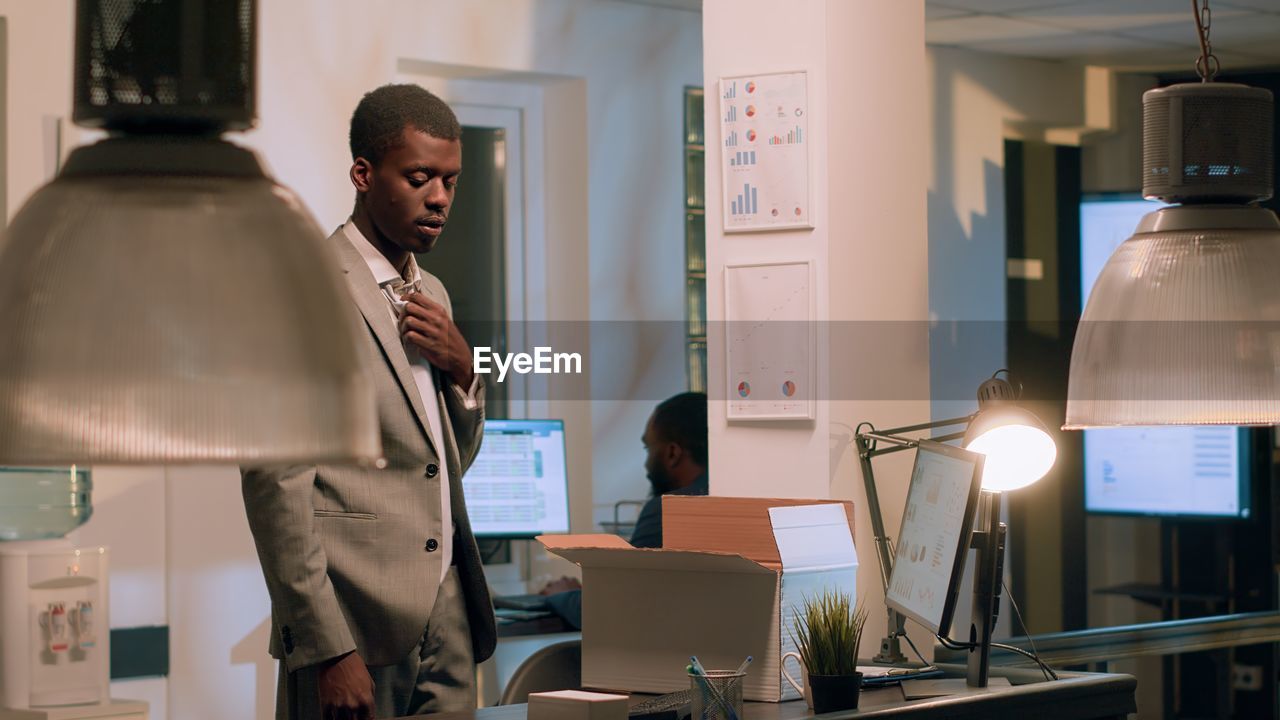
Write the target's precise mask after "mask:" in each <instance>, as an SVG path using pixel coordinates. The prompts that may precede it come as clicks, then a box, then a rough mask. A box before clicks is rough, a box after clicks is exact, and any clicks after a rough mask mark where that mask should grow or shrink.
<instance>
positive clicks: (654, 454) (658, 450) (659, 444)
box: [640, 415, 675, 495]
mask: <svg viewBox="0 0 1280 720" xmlns="http://www.w3.org/2000/svg"><path fill="white" fill-rule="evenodd" d="M640 442H642V443H644V450H645V459H644V474H645V477H647V478H648V479H649V484H650V485H652V486H653V494H654V495H662V494H663V493H666V492H668V491H670V490H672V489H674V488H675V479H674V478H672V477H671V471H670V468H669V467H668V463H669V462H670V460H669V455H670V452H671V448H670V445H671V441H670V440H667V439H666V438H664V437H662V433H660V432H658V431H657V430H656V429H654V427H653V416H652V415H651V416H649V422H647V423H645V426H644V435H642V436H641V437H640Z"/></svg>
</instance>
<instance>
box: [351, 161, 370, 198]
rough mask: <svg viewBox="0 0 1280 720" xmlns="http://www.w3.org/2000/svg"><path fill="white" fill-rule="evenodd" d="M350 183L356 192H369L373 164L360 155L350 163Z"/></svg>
mask: <svg viewBox="0 0 1280 720" xmlns="http://www.w3.org/2000/svg"><path fill="white" fill-rule="evenodd" d="M351 184H352V185H353V186H355V189H356V192H369V188H371V187H373V164H372V163H370V162H369V161H368V160H366V159H365V158H362V157H358V158H356V159H355V162H353V163H351Z"/></svg>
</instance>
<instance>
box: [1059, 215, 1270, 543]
mask: <svg viewBox="0 0 1280 720" xmlns="http://www.w3.org/2000/svg"><path fill="white" fill-rule="evenodd" d="M1162 207H1166V206H1165V205H1164V204H1162V203H1158V202H1152V201H1147V200H1143V199H1141V198H1140V197H1139V196H1138V195H1136V194H1125V195H1100V196H1090V197H1086V198H1085V199H1084V201H1083V202H1082V203H1081V204H1080V285H1081V287H1080V290H1081V298H1083V299H1087V298H1088V297H1089V291H1090V290H1091V289H1092V288H1093V284H1094V282H1095V281H1096V280H1097V278H1098V274H1099V273H1101V272H1102V266H1103V265H1105V264H1106V262H1107V259H1108V258H1109V257H1111V253H1112V252H1113V251H1114V250H1115V249H1116V248H1117V247H1119V246H1120V244H1121V243H1123V242H1124V241H1125V240H1126V239H1128V238H1129V237H1130V236H1131V235H1133V231H1134V228H1136V227H1137V226H1138V221H1139V220H1141V219H1142V216H1143V215H1146V214H1147V213H1150V212H1154V211H1156V210H1159V209H1160V208H1162ZM1245 432H1246V431H1243V430H1241V429H1239V428H1236V427H1232V426H1225V427H1224V426H1188V427H1121V428H1107V429H1100V430H1085V431H1084V488H1085V490H1084V497H1085V509H1086V510H1088V511H1089V512H1095V513H1115V514H1126V515H1171V516H1177V515H1186V516H1199V517H1236V518H1245V517H1248V516H1249V502H1248V500H1249V465H1248V462H1247V458H1248V452H1247V445H1248V443H1247V442H1245V440H1246V439H1247V437H1248V436H1247V435H1246V434H1245Z"/></svg>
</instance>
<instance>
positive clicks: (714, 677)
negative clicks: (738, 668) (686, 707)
mask: <svg viewBox="0 0 1280 720" xmlns="http://www.w3.org/2000/svg"><path fill="white" fill-rule="evenodd" d="M746 676H747V674H746V673H744V672H741V673H740V672H734V671H732V670H708V671H707V674H706V675H699V674H697V673H689V687H690V689H691V690H692V691H693V703H692V705H693V714H692V718H691V720H742V681H743V679H744V678H745V677H746Z"/></svg>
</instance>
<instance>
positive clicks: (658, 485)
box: [640, 392, 707, 495]
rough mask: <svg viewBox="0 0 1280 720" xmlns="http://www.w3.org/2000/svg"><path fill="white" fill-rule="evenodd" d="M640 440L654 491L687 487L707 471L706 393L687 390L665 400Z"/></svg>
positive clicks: (655, 411) (648, 423) (655, 412)
mask: <svg viewBox="0 0 1280 720" xmlns="http://www.w3.org/2000/svg"><path fill="white" fill-rule="evenodd" d="M640 440H641V442H643V443H644V449H645V452H646V453H647V456H646V457H645V461H644V470H645V474H646V475H647V476H648V478H649V482H650V483H651V484H652V485H653V492H654V494H657V495H661V494H663V493H667V492H671V491H672V490H678V489H680V488H683V487H688V486H689V485H690V484H692V483H693V481H694V480H697V479H698V477H699V476H701V475H703V474H705V473H706V472H707V396H706V395H705V394H703V393H695V392H686V393H680V394H679V395H676V396H674V397H670V398H667V399H666V400H663V401H662V402H661V403H659V404H658V407H656V408H654V410H653V414H652V415H650V416H649V422H647V423H646V424H645V428H644V435H643V436H642V437H641V438H640Z"/></svg>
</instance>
